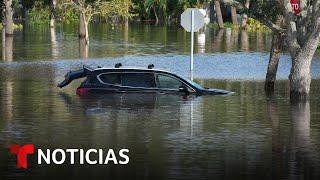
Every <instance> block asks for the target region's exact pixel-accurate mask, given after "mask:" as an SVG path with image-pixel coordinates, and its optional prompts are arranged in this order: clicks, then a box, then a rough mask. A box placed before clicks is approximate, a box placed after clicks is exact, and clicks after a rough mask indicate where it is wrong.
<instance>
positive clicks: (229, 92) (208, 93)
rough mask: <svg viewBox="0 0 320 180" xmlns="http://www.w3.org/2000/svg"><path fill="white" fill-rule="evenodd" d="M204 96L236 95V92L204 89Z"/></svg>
mask: <svg viewBox="0 0 320 180" xmlns="http://www.w3.org/2000/svg"><path fill="white" fill-rule="evenodd" d="M203 94H204V95H231V94H234V92H231V91H226V90H222V89H213V88H212V89H204V90H203Z"/></svg>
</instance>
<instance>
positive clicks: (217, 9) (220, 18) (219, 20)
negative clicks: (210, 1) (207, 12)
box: [214, 0, 224, 29]
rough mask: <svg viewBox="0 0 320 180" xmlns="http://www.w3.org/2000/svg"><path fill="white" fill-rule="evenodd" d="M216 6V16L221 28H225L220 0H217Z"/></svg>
mask: <svg viewBox="0 0 320 180" xmlns="http://www.w3.org/2000/svg"><path fill="white" fill-rule="evenodd" d="M214 6H215V8H216V16H217V20H218V25H219V28H220V29H223V28H224V25H223V18H222V13H221V9H220V2H219V1H218V0H215V1H214Z"/></svg>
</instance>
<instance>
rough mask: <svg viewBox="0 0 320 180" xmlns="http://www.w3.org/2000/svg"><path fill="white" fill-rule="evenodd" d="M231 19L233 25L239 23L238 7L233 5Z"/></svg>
mask: <svg viewBox="0 0 320 180" xmlns="http://www.w3.org/2000/svg"><path fill="white" fill-rule="evenodd" d="M231 19H232V24H233V25H238V19H237V9H236V8H235V7H233V6H231Z"/></svg>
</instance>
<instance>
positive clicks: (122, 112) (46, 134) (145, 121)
mask: <svg viewBox="0 0 320 180" xmlns="http://www.w3.org/2000/svg"><path fill="white" fill-rule="evenodd" d="M20 68H22V69H21V70H17V72H15V73H12V74H11V75H8V74H9V73H1V76H0V77H2V78H3V77H5V78H3V79H2V80H3V83H1V84H0V92H1V97H0V99H1V102H2V103H1V105H0V109H1V111H0V112H1V114H0V148H2V149H3V150H2V151H0V168H1V169H0V172H1V174H6V175H8V176H15V175H17V174H16V173H18V175H21V176H22V175H23V176H29V177H30V178H31V177H33V178H35V179H37V177H39V174H41V175H44V174H46V175H50V176H51V177H56V176H57V174H59V175H65V176H67V177H68V178H77V177H79V178H81V177H82V178H84V177H86V178H94V177H100V178H101V177H105V178H112V179H117V178H119V177H123V176H125V177H131V178H132V177H135V178H137V179H141V178H154V179H168V178H172V179H176V178H182V179H195V178H196V179H207V178H223V177H225V178H231V179H234V178H237V179H251V178H252V179H256V178H261V177H265V178H270V179H271V178H274V179H278V178H280V177H285V178H291V177H294V176H295V175H308V176H309V177H314V178H317V177H319V175H320V174H319V173H320V172H319V151H317V150H318V149H319V148H320V146H319V143H317V142H318V139H319V137H320V129H319V127H320V126H319V123H318V122H317V121H315V120H316V119H317V118H316V117H313V118H312V116H311V113H317V112H318V111H319V110H317V107H318V103H319V100H318V99H314V100H313V102H312V103H311V102H309V103H305V104H298V105H290V104H288V99H286V98H285V97H286V94H285V93H284V89H285V88H286V86H284V85H283V84H280V85H279V86H278V87H279V88H280V89H277V91H279V92H277V96H275V97H273V99H271V100H270V99H266V97H265V95H264V90H263V82H247V81H245V82H242V81H241V82H230V81H216V80H206V79H198V80H197V81H198V82H199V83H201V84H202V85H205V86H209V87H217V88H222V89H225V88H226V87H228V89H230V90H232V91H235V92H237V94H235V95H234V96H228V97H221V96H203V97H193V96H191V97H183V96H176V95H159V94H103V95H102V94H100V95H97V94H95V95H91V96H87V97H78V96H76V95H75V93H74V90H75V88H76V87H77V85H78V83H80V82H75V83H73V84H72V85H71V86H69V87H67V88H66V89H64V90H60V89H57V88H56V87H55V85H56V84H55V83H54V79H55V78H56V77H55V76H62V75H61V73H57V72H56V71H55V70H54V69H45V70H43V71H38V70H36V69H35V68H32V67H20ZM22 72H23V74H24V76H23V77H21V76H20V75H19V74H21V73H22ZM7 76H8V77H7ZM21 78H22V79H21ZM317 85H319V81H314V83H313V84H312V86H313V87H314V86H317ZM312 93H318V92H312ZM313 95H318V94H313ZM312 120H313V126H312ZM311 132H313V133H311ZM317 134H318V135H317ZM12 142H17V143H25V142H32V143H35V144H37V145H38V146H39V147H52V148H57V147H61V148H64V147H75V148H77V147H81V148H92V147H94V148H96V147H99V148H115V149H119V148H129V149H130V165H129V166H125V167H121V169H119V167H117V166H112V165H110V166H90V167H83V166H73V167H69V166H63V167H62V166H61V167H58V168H52V167H48V166H37V165H34V166H33V168H31V169H30V171H28V173H27V174H26V173H24V172H23V171H14V168H15V165H16V164H15V159H14V158H12V156H11V155H10V154H8V153H7V151H6V150H4V149H6V148H7V145H8V144H10V143H12ZM8 169H11V170H12V171H8ZM71 169H72V170H74V171H77V173H76V174H70V170H71ZM309 170H311V171H309Z"/></svg>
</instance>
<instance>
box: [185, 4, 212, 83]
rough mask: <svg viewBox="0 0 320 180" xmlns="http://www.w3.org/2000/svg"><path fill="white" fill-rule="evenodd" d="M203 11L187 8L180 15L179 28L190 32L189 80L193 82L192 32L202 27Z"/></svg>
mask: <svg viewBox="0 0 320 180" xmlns="http://www.w3.org/2000/svg"><path fill="white" fill-rule="evenodd" d="M205 15H206V11H205V10H200V9H197V8H188V9H187V10H185V11H184V12H183V13H182V14H181V26H182V27H183V28H184V29H185V30H186V31H188V32H191V48H190V79H191V80H193V43H194V42H193V39H194V32H197V31H199V29H201V28H202V27H203V26H204V17H205Z"/></svg>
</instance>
